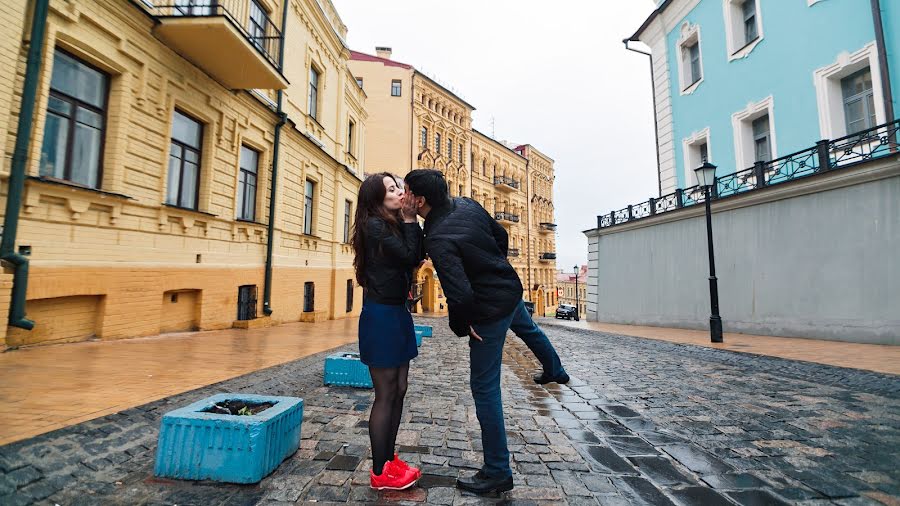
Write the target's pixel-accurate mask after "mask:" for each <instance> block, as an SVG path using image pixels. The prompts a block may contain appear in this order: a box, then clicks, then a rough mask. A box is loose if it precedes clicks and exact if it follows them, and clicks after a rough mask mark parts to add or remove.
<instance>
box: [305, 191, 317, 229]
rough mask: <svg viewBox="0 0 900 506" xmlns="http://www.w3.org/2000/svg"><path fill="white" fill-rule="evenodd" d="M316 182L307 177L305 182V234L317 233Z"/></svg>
mask: <svg viewBox="0 0 900 506" xmlns="http://www.w3.org/2000/svg"><path fill="white" fill-rule="evenodd" d="M315 194H316V182H315V181H313V180H312V179H309V178H306V180H305V182H304V184H303V234H304V235H313V234H314V233H315V223H314V221H315V220H314V218H315V213H316V196H315Z"/></svg>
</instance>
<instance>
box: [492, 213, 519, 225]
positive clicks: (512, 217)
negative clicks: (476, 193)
mask: <svg viewBox="0 0 900 506" xmlns="http://www.w3.org/2000/svg"><path fill="white" fill-rule="evenodd" d="M494 219H495V220H497V221H509V222H512V223H518V222H519V215H518V214H512V213H505V212H500V213H494Z"/></svg>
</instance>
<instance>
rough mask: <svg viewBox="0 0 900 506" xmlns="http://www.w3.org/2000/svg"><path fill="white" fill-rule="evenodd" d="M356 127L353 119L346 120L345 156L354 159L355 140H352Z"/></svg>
mask: <svg viewBox="0 0 900 506" xmlns="http://www.w3.org/2000/svg"><path fill="white" fill-rule="evenodd" d="M355 127H356V122H355V121H353V118H348V119H347V154H349V155H350V156H352V157H354V158H356V149H355V148H356V139H355V138H354V135H353V134H354V129H355Z"/></svg>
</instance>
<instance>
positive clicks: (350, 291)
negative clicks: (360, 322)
mask: <svg viewBox="0 0 900 506" xmlns="http://www.w3.org/2000/svg"><path fill="white" fill-rule="evenodd" d="M350 311H353V280H352V279H348V280H347V312H348V313H349V312H350Z"/></svg>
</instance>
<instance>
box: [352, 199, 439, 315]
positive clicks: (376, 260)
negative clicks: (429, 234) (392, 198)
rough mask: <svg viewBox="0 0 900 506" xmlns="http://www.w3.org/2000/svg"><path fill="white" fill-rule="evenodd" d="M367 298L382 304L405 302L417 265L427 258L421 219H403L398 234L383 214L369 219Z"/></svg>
mask: <svg viewBox="0 0 900 506" xmlns="http://www.w3.org/2000/svg"><path fill="white" fill-rule="evenodd" d="M366 225H367V226H366V232H367V234H366V286H365V289H366V299H368V300H370V301H372V302H375V303H378V304H392V305H398V304H404V303H406V298H407V296H408V295H409V287H410V285H411V284H412V273H413V269H415V268H416V266H417V265H419V262H421V261H422V259H424V258H425V254H424V252H423V251H422V229H421V228H420V227H419V224H418V223H400V224H399V227H400V235H399V236H397V235H395V234H394V233H393V232H392V231H391V228H390V227H389V226H388V225H387V223H385V222H384V220H382V219H381V218H378V217H375V216H373V217H371V218H369V221H368V223H366Z"/></svg>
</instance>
